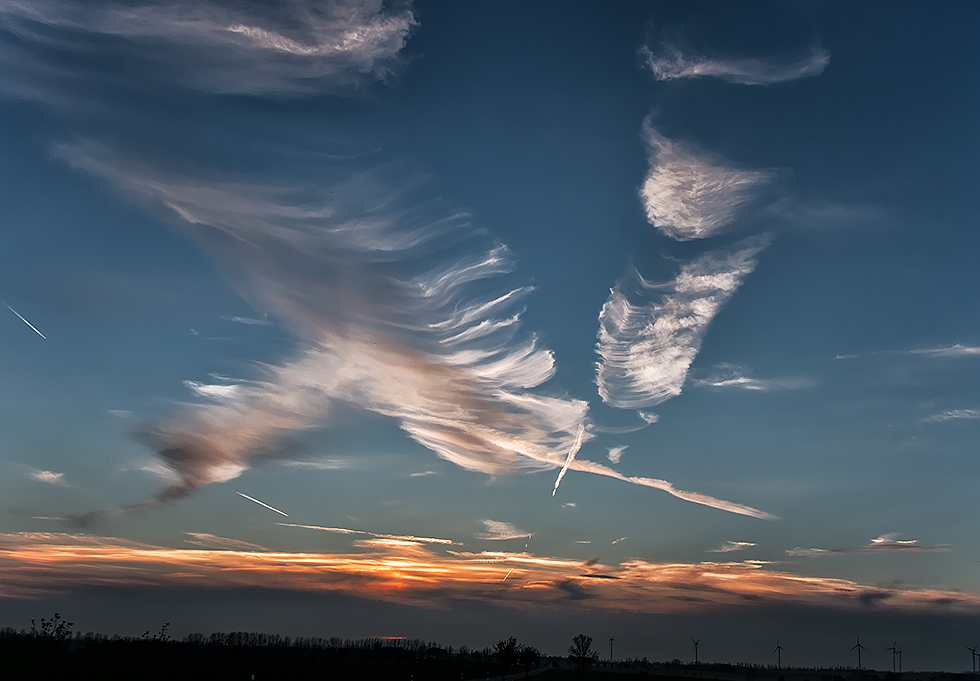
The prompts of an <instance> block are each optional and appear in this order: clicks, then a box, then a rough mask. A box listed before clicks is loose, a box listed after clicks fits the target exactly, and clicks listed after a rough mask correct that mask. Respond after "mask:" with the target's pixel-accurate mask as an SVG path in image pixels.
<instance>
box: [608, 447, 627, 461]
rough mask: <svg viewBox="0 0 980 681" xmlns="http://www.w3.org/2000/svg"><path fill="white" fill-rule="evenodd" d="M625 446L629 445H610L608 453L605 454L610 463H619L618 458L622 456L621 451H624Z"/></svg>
mask: <svg viewBox="0 0 980 681" xmlns="http://www.w3.org/2000/svg"><path fill="white" fill-rule="evenodd" d="M627 447H629V445H623V446H621V447H610V448H609V454H607V455H606V458H607V459H609V460H610V461H611V462H612V463H619V462H620V460H621V459H622V458H623V452H625V451H626V448H627Z"/></svg>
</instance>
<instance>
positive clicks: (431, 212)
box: [60, 144, 591, 500]
mask: <svg viewBox="0 0 980 681" xmlns="http://www.w3.org/2000/svg"><path fill="white" fill-rule="evenodd" d="M60 153H61V155H62V156H63V157H64V158H66V159H67V160H68V161H69V162H70V163H71V164H72V165H74V166H76V167H78V168H80V169H84V170H87V171H89V172H92V173H95V174H97V175H101V176H103V177H105V178H107V179H109V180H110V181H113V182H114V183H115V184H116V185H117V186H119V187H120V188H122V189H123V190H125V191H127V192H128V193H130V194H132V195H134V196H135V197H137V198H139V199H141V200H142V201H144V202H149V203H151V205H152V204H156V205H158V206H161V207H162V208H164V209H165V210H166V211H168V212H170V213H171V215H175V216H177V217H179V218H180V220H182V221H183V222H185V223H187V224H188V225H189V226H190V227H191V228H192V229H193V231H194V233H195V236H196V237H198V238H199V239H200V240H201V241H202V242H204V244H205V247H206V248H210V250H211V252H212V253H213V254H214V255H215V257H216V258H217V259H218V261H219V262H220V263H221V265H222V266H223V270H224V271H225V272H227V273H228V274H229V276H230V277H231V278H232V280H233V282H234V283H235V284H236V286H237V287H238V289H239V290H240V291H242V292H243V294H244V295H245V297H246V299H247V300H249V302H251V303H252V304H253V306H255V307H257V308H258V309H260V310H262V311H266V310H269V311H272V312H274V313H275V314H276V315H277V317H278V318H280V319H282V320H283V321H284V323H286V324H288V325H289V326H291V327H292V328H293V330H294V331H296V332H297V333H298V334H299V336H300V338H301V343H300V347H299V349H298V350H297V352H296V353H295V355H294V356H293V357H292V358H290V359H287V360H285V361H283V362H280V363H279V364H267V365H263V366H262V367H261V368H260V370H261V373H262V375H261V377H260V378H259V379H258V380H250V381H247V382H239V383H236V384H234V385H231V386H221V385H205V384H200V383H194V382H188V383H187V385H188V387H190V388H191V389H192V390H194V391H195V392H197V393H198V394H199V395H201V396H203V397H205V398H206V399H207V400H208V402H207V403H204V404H201V405H188V406H187V407H186V408H185V409H184V410H183V413H182V414H178V415H177V416H175V417H173V418H171V419H164V420H160V421H158V422H157V423H156V424H155V425H154V426H153V427H151V428H150V429H148V432H147V433H146V439H147V440H148V441H149V443H151V444H152V445H153V446H154V447H155V448H156V449H157V451H158V452H159V453H160V456H161V457H162V459H163V460H164V461H165V462H166V463H167V465H168V466H170V467H171V468H172V469H173V470H174V472H175V473H177V475H178V476H180V478H181V483H179V484H177V485H174V486H172V487H170V488H169V489H167V490H165V491H164V492H163V493H162V494H161V496H160V499H161V500H166V499H172V498H177V497H180V496H182V495H184V494H186V493H188V492H190V491H192V490H194V489H195V488H197V487H200V486H202V485H206V484H211V483H215V482H225V481H227V480H231V479H233V478H235V477H237V476H238V475H240V474H241V473H242V472H243V471H244V470H246V469H247V468H248V467H249V465H250V461H251V460H252V459H253V458H254V457H256V456H261V455H263V454H268V453H272V452H274V451H276V450H277V448H278V447H279V443H280V442H281V441H282V438H283V437H284V436H285V435H286V434H287V433H289V432H290V431H301V430H308V429H313V428H321V427H325V426H327V425H329V422H330V419H329V416H330V412H331V408H332V405H333V403H334V402H336V401H341V402H347V403H350V404H353V405H356V406H359V407H362V408H364V409H367V410H370V411H374V412H377V413H379V414H382V415H385V416H390V417H392V418H394V419H395V420H397V421H398V422H399V423H400V424H401V427H402V428H403V429H404V430H405V432H406V433H408V434H409V435H410V436H411V437H412V438H413V439H415V440H416V441H418V442H420V443H421V444H423V445H425V446H426V447H428V448H429V449H431V450H432V451H434V452H435V453H436V454H437V455H439V456H440V457H442V458H444V459H446V460H448V461H451V462H453V463H456V464H457V465H460V466H462V467H464V468H467V469H469V470H475V471H481V472H484V473H488V474H493V475H498V474H512V473H515V472H520V471H533V470H547V469H551V468H557V467H560V466H561V465H562V460H563V459H564V458H565V456H566V455H567V452H568V451H569V450H570V448H571V447H572V446H573V444H574V443H575V442H576V441H577V442H579V443H581V442H582V441H584V440H585V439H588V438H589V437H591V436H590V435H589V433H588V432H587V431H585V430H583V425H584V424H585V422H586V412H587V409H588V405H587V403H585V402H584V401H579V400H571V399H567V398H556V397H548V396H543V395H540V394H535V393H533V392H531V389H533V388H536V387H537V386H539V385H540V384H541V383H543V382H544V381H546V380H548V379H549V378H550V377H551V376H552V374H553V373H554V371H555V369H554V358H553V356H552V353H551V352H550V351H548V350H547V349H544V348H542V347H540V344H539V342H538V340H537V338H536V337H535V336H534V335H533V334H523V335H522V334H520V331H519V322H520V313H519V312H515V311H514V309H513V308H514V306H515V305H516V304H518V303H519V302H520V300H521V298H522V297H523V296H525V295H527V293H529V291H530V289H529V288H527V287H519V288H507V287H500V284H499V282H500V281H501V279H502V277H503V276H504V275H507V274H508V273H509V272H510V271H511V270H512V269H513V267H514V264H513V261H512V259H511V258H510V256H509V254H508V252H507V249H506V248H505V247H503V246H502V245H500V244H494V243H487V240H486V238H485V237H483V236H482V235H481V234H480V233H478V232H477V231H476V230H473V229H471V228H470V227H469V226H468V224H467V222H466V218H467V216H465V215H462V214H453V213H449V212H447V211H445V210H444V209H443V208H442V207H441V206H436V205H433V204H431V203H428V204H426V203H422V204H421V205H413V204H412V201H411V200H409V199H407V198H405V197H403V196H399V195H398V194H397V193H395V194H394V195H392V193H391V192H387V190H383V189H381V188H380V185H383V184H384V183H382V182H380V181H379V177H378V176H377V175H376V174H371V173H368V174H366V175H362V176H358V177H357V178H355V179H351V180H346V181H344V182H342V183H340V184H339V185H334V186H332V187H329V188H317V189H315V190H313V189H310V190H308V193H304V191H303V190H302V189H297V188H292V189H286V188H277V187H268V186H262V185H249V184H239V183H220V182H214V181H212V182H207V181H202V180H201V179H199V178H191V177H182V176H173V175H165V174H162V173H159V172H156V171H154V170H153V169H150V168H147V167H145V166H142V165H141V164H138V163H134V162H131V161H126V160H124V159H121V158H119V157H118V156H115V155H113V154H111V153H110V152H108V151H107V150H106V149H104V148H102V147H99V146H97V145H92V144H79V145H75V146H71V147H64V148H62V149H61V151H60ZM334 190H336V193H335V194H331V192H333V191H334ZM386 192H387V193H386ZM328 197H329V198H328ZM495 288H496V291H495V290H494V289H495Z"/></svg>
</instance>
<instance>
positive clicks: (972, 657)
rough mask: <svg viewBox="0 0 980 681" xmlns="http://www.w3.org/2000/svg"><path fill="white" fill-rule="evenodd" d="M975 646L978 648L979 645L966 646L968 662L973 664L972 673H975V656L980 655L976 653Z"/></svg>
mask: <svg viewBox="0 0 980 681" xmlns="http://www.w3.org/2000/svg"><path fill="white" fill-rule="evenodd" d="M977 648H980V645H975V646H973V647H972V648H971V647H970V646H967V647H966V649H967V650H969V651H970V662H971V663H972V664H973V673H974V674H976V673H977V657H978V656H980V653H977Z"/></svg>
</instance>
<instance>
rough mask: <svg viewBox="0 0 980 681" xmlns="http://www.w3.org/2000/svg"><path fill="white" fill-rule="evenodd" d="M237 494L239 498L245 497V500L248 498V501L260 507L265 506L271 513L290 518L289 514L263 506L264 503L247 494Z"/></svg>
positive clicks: (267, 505)
mask: <svg viewBox="0 0 980 681" xmlns="http://www.w3.org/2000/svg"><path fill="white" fill-rule="evenodd" d="M235 494H237V495H238V496H240V497H245V498H246V499H248V500H249V501H254V502H255V503H257V504H258V505H259V506H265V507H266V508H267V509H269V510H270V511H275V512H276V513H278V514H279V515H284V516H286V517H287V518H288V517H289V514H288V513H283V512H282V511H280V510H279V509H278V508H273V507H272V506H269V504H263V503H262V502H261V501H259V500H258V499H253V498H252V497H250V496H248V495H247V494H242V493H241V492H235Z"/></svg>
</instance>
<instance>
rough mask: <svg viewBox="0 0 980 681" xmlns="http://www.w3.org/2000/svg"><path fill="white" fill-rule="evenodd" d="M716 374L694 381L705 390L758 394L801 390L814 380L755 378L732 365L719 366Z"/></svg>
mask: <svg viewBox="0 0 980 681" xmlns="http://www.w3.org/2000/svg"><path fill="white" fill-rule="evenodd" d="M715 370H716V371H715V373H714V374H713V375H711V376H710V377H708V378H703V379H698V380H696V381H694V385H697V386H700V387H704V388H716V389H724V388H733V389H738V390H751V391H756V392H771V391H774V390H799V389H801V388H809V387H812V386H813V385H814V384H815V382H814V381H813V379H809V378H804V377H799V376H798V377H791V378H753V377H751V376H747V375H746V374H745V372H744V370H743V369H741V368H740V367H737V366H734V365H732V364H719V365H718V366H717V367H715Z"/></svg>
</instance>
